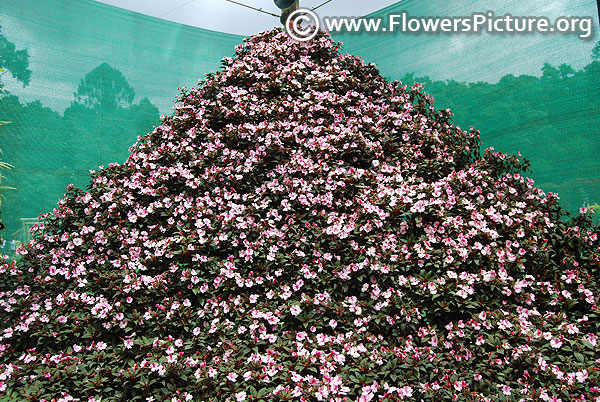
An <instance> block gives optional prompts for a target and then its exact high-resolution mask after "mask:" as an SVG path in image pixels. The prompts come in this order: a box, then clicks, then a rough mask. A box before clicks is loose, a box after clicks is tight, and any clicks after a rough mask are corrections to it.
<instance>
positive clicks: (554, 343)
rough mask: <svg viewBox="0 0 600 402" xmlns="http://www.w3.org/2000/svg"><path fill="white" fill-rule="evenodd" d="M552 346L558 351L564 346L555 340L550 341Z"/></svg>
mask: <svg viewBox="0 0 600 402" xmlns="http://www.w3.org/2000/svg"><path fill="white" fill-rule="evenodd" d="M550 346H552V347H553V348H554V349H558V348H560V347H561V346H562V342H561V340H560V339H558V338H554V339H552V340H551V341H550Z"/></svg>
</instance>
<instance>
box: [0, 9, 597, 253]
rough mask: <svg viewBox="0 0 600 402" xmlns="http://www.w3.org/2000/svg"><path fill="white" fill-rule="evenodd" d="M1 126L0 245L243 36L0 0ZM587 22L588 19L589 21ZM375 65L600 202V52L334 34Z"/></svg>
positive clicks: (501, 40)
mask: <svg viewBox="0 0 600 402" xmlns="http://www.w3.org/2000/svg"><path fill="white" fill-rule="evenodd" d="M488 10H492V11H494V12H495V13H496V14H499V15H503V14H505V13H511V14H513V15H527V16H546V17H549V18H551V19H553V18H555V17H557V16H559V15H576V16H593V17H595V23H594V26H595V27H597V25H598V24H597V17H596V16H597V7H596V2H594V1H582V0H575V1H566V0H565V1H553V2H544V1H540V0H534V1H528V2H520V1H490V0H486V1H483V0H478V1H472V2H464V1H456V0H453V1H449V2H439V1H433V0H427V1H416V0H408V1H402V2H399V3H397V4H395V5H392V6H390V7H388V8H386V9H384V10H381V11H379V12H377V13H374V14H373V15H379V16H386V15H388V14H389V13H399V12H402V11H407V12H408V13H409V15H411V16H428V15H438V16H452V15H455V16H464V15H470V14H472V13H473V12H485V11H488ZM0 18H1V20H0V26H1V29H2V30H1V31H0V52H2V53H1V54H0V68H4V69H5V70H6V71H5V72H4V74H3V75H2V76H1V77H0V86H2V88H4V90H5V92H4V93H3V94H2V97H3V99H2V100H0V121H10V122H11V123H10V124H7V125H5V126H3V127H2V128H1V129H0V130H1V131H0V132H1V136H0V147H1V148H2V150H3V152H4V153H3V155H2V158H3V160H4V161H6V162H9V163H11V164H12V165H14V169H12V170H7V171H6V170H5V171H4V172H3V176H4V177H3V182H2V184H3V185H7V186H12V187H15V188H16V189H15V190H4V191H3V194H4V196H5V198H4V199H3V203H2V219H3V221H4V224H5V225H6V227H7V229H6V230H5V231H4V233H3V238H4V239H5V240H6V243H5V244H4V245H3V247H1V248H0V252H1V253H8V254H11V244H10V242H11V241H12V240H18V241H25V240H27V237H28V232H27V226H28V225H29V224H30V221H28V220H27V219H28V218H29V219H31V218H35V217H37V216H38V215H39V214H40V213H44V212H49V211H51V210H52V209H53V208H54V206H55V205H56V202H57V200H58V199H59V198H60V197H61V196H62V194H63V193H64V192H65V187H66V186H67V185H68V184H69V183H74V184H75V185H77V186H80V187H85V186H86V184H87V183H88V181H89V178H88V171H89V170H90V169H96V168H98V166H100V165H107V164H109V163H111V162H123V161H124V160H125V158H126V157H127V155H128V148H129V146H130V145H131V144H133V143H134V142H135V141H136V138H137V137H138V136H139V135H144V134H145V133H147V132H148V131H150V130H151V129H152V127H153V125H155V124H158V122H159V115H160V114H161V113H162V114H170V113H171V110H170V109H171V105H172V102H173V100H174V99H175V98H176V96H177V87H181V86H188V87H189V86H194V85H196V84H197V81H198V79H200V78H202V77H203V74H204V73H206V72H208V71H210V70H213V69H217V68H218V67H219V66H220V60H221V58H222V57H224V56H230V55H231V54H233V51H234V46H235V45H237V44H238V43H240V42H241V40H242V37H240V36H236V35H229V34H223V33H218V32H213V31H207V30H203V29H198V28H193V27H189V26H185V25H180V24H175V23H171V22H167V21H164V20H160V19H157V18H152V17H148V16H145V15H141V14H137V13H133V12H129V11H125V10H122V9H118V8H115V7H111V6H107V5H104V4H101V3H96V2H93V1H90V0H78V1H74V0H45V1H43V2H40V1H34V0H3V1H2V2H1V3H0ZM595 29H597V28H595ZM334 38H335V39H337V40H341V41H343V42H344V44H345V46H344V51H345V52H348V53H352V54H355V55H359V56H362V57H364V59H365V60H366V61H367V62H375V63H376V64H377V66H378V67H379V69H380V71H381V72H382V74H383V75H385V76H386V77H388V78H390V79H401V80H402V81H404V82H405V83H408V84H412V83H413V82H414V81H419V82H423V83H424V84H425V90H426V91H427V92H428V93H431V94H432V95H433V96H434V97H435V98H436V107H437V108H440V107H449V108H451V109H452V111H453V112H454V114H455V121H457V122H458V123H459V124H461V125H462V126H463V128H464V129H468V128H469V127H470V126H471V125H473V126H475V127H476V128H478V129H480V130H481V133H482V139H483V141H484V146H486V147H487V146H494V147H495V149H496V150H498V151H502V152H510V153H517V152H521V153H522V154H523V155H524V156H525V157H526V158H527V159H529V160H530V161H531V162H532V170H533V172H532V173H531V174H530V176H531V177H532V178H533V179H535V180H536V184H537V185H538V186H539V187H541V188H542V189H544V190H545V191H552V192H558V193H559V194H560V197H561V199H562V205H563V206H564V207H565V208H566V209H567V210H568V211H570V212H572V213H574V212H577V211H578V210H579V208H580V207H581V206H584V205H590V204H596V203H600V174H599V173H600V160H599V158H598V157H597V155H598V153H599V152H600V136H598V127H600V117H599V114H598V111H599V110H600V61H598V60H595V59H594V57H596V58H598V57H600V50H598V48H596V49H597V50H596V51H595V52H594V47H595V45H596V42H597V40H598V36H597V34H596V32H595V33H594V35H593V37H592V38H590V39H587V40H582V39H580V38H578V37H577V35H575V34H571V35H559V34H553V35H541V34H526V35H512V36H511V35H501V34H487V33H481V34H468V35H467V34H406V33H394V34H392V33H380V34H373V33H364V32H363V33H356V34H349V33H347V34H335V35H334Z"/></svg>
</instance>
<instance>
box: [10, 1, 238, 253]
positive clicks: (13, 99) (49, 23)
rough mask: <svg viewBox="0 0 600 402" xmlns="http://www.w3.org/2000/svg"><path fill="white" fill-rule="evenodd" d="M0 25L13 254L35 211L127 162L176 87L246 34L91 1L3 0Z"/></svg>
mask: <svg viewBox="0 0 600 402" xmlns="http://www.w3.org/2000/svg"><path fill="white" fill-rule="evenodd" d="M0 26H1V29H2V30H1V31H0V34H1V35H2V36H0V41H3V42H0V67H1V68H4V70H5V72H4V74H3V75H2V77H1V79H0V86H2V87H3V88H4V90H5V92H4V93H3V94H2V98H3V99H2V100H1V101H0V102H1V103H0V121H10V123H9V124H6V125H5V126H3V127H2V128H1V136H0V147H1V148H2V150H3V155H2V158H3V160H4V161H7V162H9V163H11V164H12V165H13V166H14V168H13V169H11V170H5V171H3V172H2V174H3V176H4V177H3V181H2V184H3V185H6V186H12V187H15V188H16V189H15V190H4V191H3V194H4V195H5V198H4V199H3V202H2V219H3V221H4V223H5V225H6V230H5V231H4V232H3V238H4V240H5V241H6V242H5V244H4V247H3V248H1V249H0V252H3V253H9V254H10V252H11V248H12V247H11V241H12V240H18V241H24V240H26V239H27V235H28V232H27V226H28V225H29V223H30V221H28V220H26V219H27V218H35V217H37V216H38V215H39V214H40V213H45V212H50V211H52V209H53V208H54V207H55V206H56V202H57V201H58V199H59V198H60V197H62V195H63V194H64V192H65V187H66V186H67V185H68V184H69V183H75V184H76V185H78V186H82V187H85V186H86V184H87V182H89V176H88V172H89V170H90V169H97V168H98V166H99V165H107V164H108V163H110V162H123V161H124V160H125V158H126V157H127V155H128V148H129V147H130V146H131V145H132V144H133V143H134V142H135V141H136V138H137V136H139V135H144V134H146V133H147V132H148V131H151V130H152V127H153V125H155V124H158V123H159V121H160V114H161V113H163V114H170V113H171V107H172V104H173V100H174V99H175V97H176V96H177V94H178V91H177V87H178V86H188V87H190V86H194V85H196V84H197V82H198V79H199V78H202V77H203V76H204V74H205V73H207V72H209V71H210V70H213V69H215V70H216V69H217V68H218V67H219V66H220V61H221V58H222V57H223V56H226V55H231V54H233V52H234V46H235V45H237V44H238V43H240V42H241V39H242V37H240V36H236V35H230V34H224V33H219V32H213V31H208V30H203V29H197V28H193V27H189V26H185V25H181V24H175V23H171V22H168V21H164V20H160V19H157V18H151V17H148V16H145V15H142V14H138V13H133V12H129V11H125V10H122V9H119V8H115V7H111V6H107V5H104V4H101V3H97V2H94V1H89V0H83V1H81V0H77V1H68V0H48V1H43V2H40V1H37V0H3V1H2V2H1V3H0ZM22 218H24V219H25V220H22ZM12 246H14V243H13V244H12Z"/></svg>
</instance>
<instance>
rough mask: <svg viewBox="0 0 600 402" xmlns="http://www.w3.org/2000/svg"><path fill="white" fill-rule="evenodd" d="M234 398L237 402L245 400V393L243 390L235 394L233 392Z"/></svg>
mask: <svg viewBox="0 0 600 402" xmlns="http://www.w3.org/2000/svg"><path fill="white" fill-rule="evenodd" d="M235 400H236V401H237V402H242V401H245V400H246V393H245V392H244V391H242V392H238V393H237V394H235Z"/></svg>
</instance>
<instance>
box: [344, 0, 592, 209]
mask: <svg viewBox="0 0 600 402" xmlns="http://www.w3.org/2000/svg"><path fill="white" fill-rule="evenodd" d="M402 11H406V12H407V13H408V14H409V15H410V16H415V17H417V16H466V15H471V14H472V13H474V12H487V11H493V12H494V13H495V14H496V15H505V14H507V13H510V14H512V15H515V16H545V17H548V18H550V19H551V20H554V19H555V18H556V17H559V16H579V17H582V16H589V17H594V24H593V26H594V30H595V32H594V34H593V35H592V37H591V38H588V39H580V38H579V37H578V36H577V35H575V34H571V35H559V34H552V35H543V34H525V35H523V34H520V35H500V34H459V35H457V34H405V33H395V34H390V33H385V34H365V33H359V34H344V35H337V36H336V39H339V40H341V41H343V42H344V44H345V46H344V51H345V52H348V53H351V54H355V55H360V56H362V57H363V58H364V59H365V60H367V61H370V62H371V61H372V62H375V63H376V64H377V66H378V68H379V69H380V71H381V73H382V74H383V75H384V76H386V77H388V78H397V79H400V80H402V81H404V82H405V83H408V84H412V83H413V82H414V81H418V82H422V83H424V84H425V89H426V91H427V92H428V93H430V94H431V95H433V96H434V97H435V99H436V107H438V108H440V107H449V108H451V109H452V112H453V113H454V114H455V121H457V122H458V123H459V124H462V125H464V127H463V128H464V129H468V128H469V127H470V126H471V125H474V126H475V127H476V128H478V129H480V130H481V136H482V139H483V142H484V146H485V147H489V146H493V147H494V148H495V149H496V150H498V151H502V152H510V153H517V152H521V153H522V154H523V156H524V157H526V158H527V159H529V160H530V161H531V162H532V173H531V174H530V176H531V177H532V178H533V179H534V180H535V181H536V185H538V186H540V187H541V188H543V189H544V190H545V191H551V192H557V193H559V195H560V198H561V205H562V206H563V207H564V208H566V209H567V210H568V211H570V212H571V213H576V212H578V211H579V208H580V207H582V206H584V205H585V206H587V205H594V204H598V203H600V158H598V153H599V152H600V136H599V135H598V127H599V126H600V114H599V113H598V111H599V110H600V46H599V45H597V43H598V44H600V42H598V39H599V38H598V34H597V32H598V29H597V28H598V10H597V5H596V1H593V0H574V1H550V2H547V1H541V0H532V1H526V2H524V1H509V0H502V1H489V0H477V1H470V2H465V1H458V0H453V1H448V2H439V1H417V0H406V1H402V2H398V3H397V4H394V5H392V6H390V7H387V8H386V9H383V10H381V11H378V12H376V13H373V14H372V15H373V16H386V15H388V14H389V13H400V12H402Z"/></svg>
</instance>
